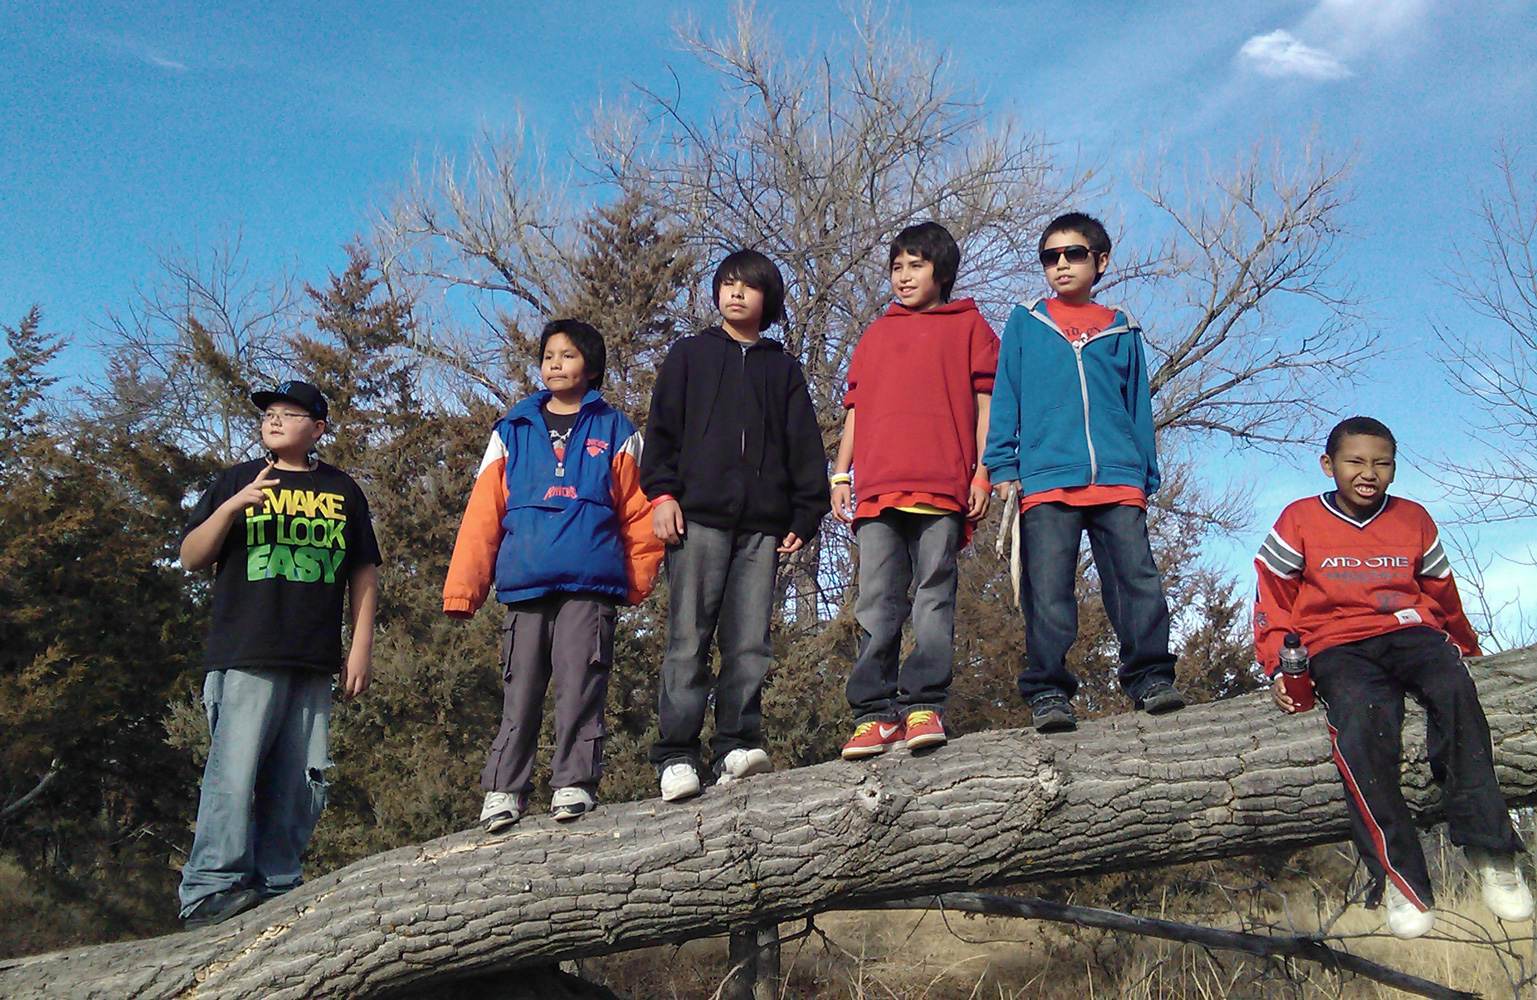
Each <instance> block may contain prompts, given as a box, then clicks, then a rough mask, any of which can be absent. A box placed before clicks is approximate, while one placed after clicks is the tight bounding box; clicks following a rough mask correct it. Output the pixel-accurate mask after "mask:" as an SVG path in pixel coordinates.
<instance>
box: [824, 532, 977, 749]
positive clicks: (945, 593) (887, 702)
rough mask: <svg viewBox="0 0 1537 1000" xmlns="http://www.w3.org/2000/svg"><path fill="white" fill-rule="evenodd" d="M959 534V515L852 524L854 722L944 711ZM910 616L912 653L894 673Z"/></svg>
mask: <svg viewBox="0 0 1537 1000" xmlns="http://www.w3.org/2000/svg"><path fill="white" fill-rule="evenodd" d="M963 527H964V522H963V521H962V520H961V515H960V514H943V515H939V514H910V513H907V512H906V511H900V510H884V511H882V512H881V514H880V516H879V517H872V518H869V519H866V520H863V521H860V522H859V523H858V524H857V525H855V527H854V538H855V540H856V541H857V542H858V543H859V599H858V600H857V601H856V602H855V603H854V618H855V620H856V621H858V622H859V627H860V630H861V632H862V635H861V636H860V641H859V657H858V659H856V660H855V661H854V668H853V669H852V670H850V671H849V683H848V699H849V707H850V708H852V709H853V710H854V719H855V722H869V721H873V720H878V721H881V722H895V721H896V720H897V719H899V718H906V717H907V713H909V712H912V711H916V710H919V709H934V710H936V711H937V710H941V709H943V708H944V707H945V699H946V697H947V696H948V694H949V690H950V678H951V676H952V675H953V673H954V668H955V585H956V579H957V574H956V568H955V556H956V553H957V552H958V551H959V550H960V547H961V531H962V528H963ZM915 584H916V586H915ZM909 587H911V588H913V594H912V596H911V597H909V596H908V588H909ZM909 615H911V616H912V619H913V651H912V652H911V653H909V654H908V656H907V659H906V660H904V661H902V663H901V665H900V667H899V666H898V663H897V659H898V656H899V655H900V653H901V650H902V623H903V622H905V621H907V618H908V616H909Z"/></svg>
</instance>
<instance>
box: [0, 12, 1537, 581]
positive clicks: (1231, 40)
mask: <svg viewBox="0 0 1537 1000" xmlns="http://www.w3.org/2000/svg"><path fill="white" fill-rule="evenodd" d="M220 7H221V5H206V4H176V3H161V2H142V3H134V4H128V3H117V4H106V3H67V4H66V3H39V4H28V5H20V4H13V5H6V6H5V7H4V8H3V9H0V131H3V134H4V135H5V136H6V143H5V151H4V153H3V154H0V322H5V323H8V324H9V323H14V322H15V321H16V320H17V319H18V318H19V317H20V315H21V314H22V312H23V311H24V310H25V309H26V308H27V307H28V306H29V305H31V304H32V303H38V304H40V305H41V306H42V307H43V309H44V312H45V318H46V326H47V328H49V329H50V330H53V331H55V332H61V333H68V334H70V335H72V336H73V337H74V339H75V342H76V347H75V348H74V349H73V350H72V351H71V353H70V355H69V366H70V367H71V368H73V369H82V370H88V369H90V368H91V367H92V366H93V365H94V364H95V363H96V357H95V354H94V352H93V351H92V350H91V349H90V344H91V342H92V337H93V329H94V328H95V326H96V325H98V324H100V323H101V322H102V321H103V320H104V318H105V317H106V315H107V313H108V312H109V311H116V312H119V313H121V312H123V311H125V309H126V308H127V307H128V306H129V305H130V304H131V302H132V300H133V296H134V290H135V288H136V287H139V286H146V285H148V284H150V283H152V282H153V281H154V280H155V277H156V264H155V259H156V255H157V254H159V253H165V252H174V251H175V250H176V249H177V248H181V249H183V250H186V251H194V250H196V249H197V248H198V247H203V246H207V245H209V244H211V243H213V242H216V241H219V240H220V239H223V238H225V237H226V236H227V235H228V234H232V233H237V232H238V233H239V234H240V235H241V239H242V247H243V250H244V251H245V254H246V256H247V257H248V259H249V261H250V263H251V265H252V268H253V270H254V271H256V272H257V273H266V274H276V273H277V272H278V271H280V270H283V269H289V270H292V271H293V272H295V273H297V274H298V275H299V276H300V277H301V278H304V279H306V280H310V281H321V280H323V279H324V277H325V275H326V273H327V272H328V271H329V270H330V269H333V268H337V267H340V266H341V265H342V264H343V263H344V261H345V256H344V253H343V251H342V249H341V247H342V245H343V244H344V243H345V242H346V241H347V240H348V239H350V238H351V237H352V236H354V235H355V234H358V233H360V232H363V231H365V230H367V229H368V228H369V226H370V224H371V213H372V212H373V211H375V210H376V209H377V208H378V207H379V206H380V205H381V204H382V203H383V202H384V201H385V200H386V199H387V198H388V196H389V194H390V192H391V191H392V190H393V189H394V188H396V187H397V186H399V185H401V184H403V183H404V182H405V181H406V179H407V178H408V176H409V172H410V170H411V167H412V164H413V162H415V161H417V160H426V159H429V158H430V157H431V156H432V155H433V153H434V152H435V151H437V150H446V151H454V150H457V149H462V148H463V147H464V146H465V145H466V144H467V143H468V142H469V141H471V140H472V139H473V137H474V136H475V135H477V134H478V133H479V132H481V131H482V130H488V129H489V130H492V131H495V130H498V129H501V128H504V127H507V126H509V125H511V124H512V123H513V122H515V121H516V120H517V118H518V116H519V114H521V115H522V116H523V118H524V120H525V121H526V122H527V124H528V125H529V126H530V127H531V128H532V129H533V131H535V132H536V133H537V134H539V135H540V136H542V137H543V138H544V139H545V140H546V141H548V142H549V144H550V145H551V146H552V148H555V149H560V148H562V147H563V146H564V145H565V144H566V143H567V141H568V139H570V138H571V137H572V136H573V134H574V129H575V128H577V127H579V123H580V122H581V120H582V118H583V116H584V115H585V113H586V112H587V109H589V108H590V107H591V106H592V105H593V103H594V101H595V100H596V99H597V98H598V97H599V96H607V97H610V98H612V97H614V96H616V95H619V94H621V93H623V92H624V91H625V89H626V87H627V85H628V84H629V83H630V82H631V81H639V82H643V83H651V84H665V83H667V82H668V81H669V80H670V77H669V76H668V75H667V74H668V69H669V67H672V68H674V69H676V70H677V71H679V73H680V83H681V85H682V86H683V87H684V88H685V91H689V92H697V95H698V97H699V98H701V99H703V100H709V99H713V96H714V95H713V94H711V93H710V92H709V91H708V90H707V89H705V86H706V85H705V84H703V83H702V82H701V80H700V78H699V77H698V75H697V74H696V73H695V72H694V70H693V68H692V66H691V65H690V63H689V60H688V58H687V57H686V56H685V55H684V54H682V53H681V52H679V51H678V50H677V49H676V47H675V46H674V45H673V44H672V40H671V38H672V34H671V32H672V26H673V25H674V24H675V23H676V21H677V19H678V18H679V17H680V16H682V15H684V14H687V13H693V14H694V15H695V16H697V17H700V18H702V19H708V18H712V17H719V16H720V15H719V13H718V11H719V10H720V9H722V8H721V7H720V5H717V4H705V3H679V4H650V3H645V2H629V3H622V4H621V3H609V2H601V3H600V2H581V0H572V2H568V3H566V4H561V5H551V6H550V7H548V8H545V7H543V6H542V5H532V4H522V3H459V4H452V5H447V4H445V5H435V4H407V3H397V2H383V3H372V4H366V5H365V4H349V3H338V4H327V5H320V4H298V3H269V4H263V5H241V6H239V7H234V8H229V9H220ZM828 8H829V5H828V4H826V3H821V2H817V3H802V2H780V3H773V2H762V3H760V4H759V10H760V11H761V12H762V13H764V14H767V15H768V16H769V17H771V18H772V19H773V20H774V23H775V24H776V25H780V26H782V27H783V29H784V30H785V31H786V32H787V33H788V34H789V35H790V36H791V37H790V39H789V41H790V42H792V43H793V44H795V45H798V46H815V45H818V44H821V43H824V42H826V41H827V40H828V39H831V38H834V37H835V36H836V35H837V34H838V33H840V32H842V31H845V30H846V28H845V27H844V24H845V22H844V21H843V20H842V19H841V17H840V16H839V15H838V14H837V12H836V11H835V10H833V11H829V9H828ZM892 9H893V12H894V14H895V16H896V18H897V19H898V20H899V21H901V22H903V23H905V24H906V25H908V26H909V28H910V29H912V30H913V31H914V32H916V33H917V34H919V35H921V36H923V37H924V38H925V39H926V40H927V41H928V42H929V43H930V44H932V45H933V46H935V47H936V48H940V49H944V50H946V51H948V52H949V54H950V57H951V59H952V61H953V67H954V71H955V74H956V76H957V77H958V78H959V79H962V80H970V81H971V82H973V83H975V84H976V85H977V86H978V87H979V88H980V90H981V91H982V92H983V93H984V94H985V95H986V100H987V102H988V104H989V106H990V107H992V108H994V109H996V110H997V111H999V112H1000V113H1003V112H1006V113H1012V114H1014V115H1016V116H1018V117H1019V118H1020V119H1021V120H1022V121H1023V122H1024V123H1025V124H1026V125H1027V126H1029V127H1031V128H1034V129H1036V130H1038V131H1039V132H1040V133H1042V134H1043V135H1044V136H1045V137H1046V138H1047V139H1049V140H1051V141H1053V142H1056V143H1058V144H1059V149H1060V152H1061V155H1062V157H1063V159H1064V160H1065V161H1075V160H1076V161H1080V162H1090V163H1096V164H1098V165H1099V174H1098V176H1099V177H1100V178H1101V179H1103V180H1104V181H1105V183H1106V185H1107V190H1106V193H1105V194H1104V195H1103V196H1102V197H1101V199H1100V201H1099V202H1098V203H1097V204H1092V205H1090V206H1089V207H1090V208H1091V210H1095V211H1099V212H1102V213H1103V214H1106V215H1107V216H1111V217H1116V216H1118V215H1122V214H1128V213H1129V214H1131V215H1134V214H1135V211H1134V209H1130V208H1128V207H1127V206H1128V205H1130V204H1131V202H1130V199H1129V197H1128V196H1127V195H1126V191H1127V190H1128V187H1129V184H1128V181H1127V178H1128V177H1129V176H1130V173H1131V170H1132V168H1133V166H1134V165H1135V163H1136V162H1137V161H1138V160H1139V159H1141V158H1143V157H1145V156H1149V155H1152V154H1153V153H1154V152H1155V151H1156V150H1158V149H1159V148H1162V149H1164V150H1166V151H1167V156H1168V158H1169V160H1170V167H1171V168H1172V169H1173V170H1175V171H1176V172H1178V171H1187V172H1188V176H1190V177H1191V179H1192V180H1198V179H1199V176H1200V174H1199V171H1200V170H1201V168H1202V166H1203V164H1204V163H1206V162H1215V163H1219V164H1220V163H1227V162H1231V161H1232V160H1233V159H1234V158H1235V157H1236V156H1237V155H1238V154H1239V153H1241V152H1242V151H1244V150H1247V149H1249V148H1250V147H1251V146H1253V144H1254V143H1256V142H1268V141H1272V140H1274V139H1279V140H1280V141H1281V142H1283V143H1284V144H1285V145H1286V146H1287V147H1288V148H1289V149H1291V150H1297V149H1300V147H1301V145H1302V143H1303V142H1304V141H1305V140H1306V139H1307V138H1308V137H1309V136H1310V135H1312V136H1314V141H1315V142H1316V143H1319V144H1321V145H1323V146H1327V147H1329V148H1332V149H1334V150H1336V151H1339V152H1341V153H1346V152H1354V153H1355V155H1356V156H1357V157H1358V162H1359V167H1358V170H1357V172H1356V174H1355V180H1354V186H1355V191H1356V199H1355V201H1354V202H1353V203H1352V205H1351V206H1350V208H1349V210H1348V212H1347V215H1346V219H1347V221H1348V223H1349V225H1350V226H1351V228H1352V230H1353V231H1354V233H1355V235H1356V238H1355V239H1354V240H1353V241H1352V242H1350V243H1349V244H1348V245H1347V250H1346V253H1345V255H1344V257H1343V258H1342V260H1341V263H1340V269H1341V270H1340V275H1341V277H1343V278H1345V279H1347V280H1352V281H1354V282H1355V283H1356V284H1357V285H1358V286H1359V287H1360V288H1361V289H1362V291H1363V292H1364V293H1365V294H1366V298H1367V300H1368V302H1367V305H1368V314H1369V318H1370V321H1371V322H1372V323H1373V324H1374V325H1375V326H1376V328H1378V329H1379V330H1381V331H1382V333H1383V334H1384V335H1385V336H1386V337H1387V338H1388V339H1389V340H1391V341H1392V342H1393V344H1394V345H1395V346H1397V347H1398V348H1400V350H1399V351H1398V352H1397V353H1395V354H1393V355H1391V356H1389V357H1387V358H1384V359H1382V360H1381V361H1380V362H1378V363H1377V364H1376V365H1374V368H1373V370H1372V373H1371V377H1370V378H1369V379H1368V380H1367V381H1366V383H1365V384H1362V385H1358V386H1354V387H1342V391H1343V392H1345V393H1347V394H1348V396H1349V402H1348V404H1347V405H1350V406H1354V407H1355V408H1357V409H1360V410H1363V411H1369V412H1371V413H1373V414H1375V415H1377V416H1380V417H1382V418H1383V419H1385V420H1387V421H1388V422H1389V423H1390V424H1391V425H1392V426H1394V427H1395V429H1396V430H1397V431H1398V432H1399V434H1400V437H1401V439H1402V440H1404V441H1405V442H1406V443H1407V444H1408V445H1409V448H1408V450H1407V453H1406V459H1407V461H1406V463H1405V465H1406V468H1405V469H1404V470H1403V471H1402V472H1401V474H1400V482H1399V487H1398V491H1399V492H1403V493H1406V494H1408V495H1411V496H1418V497H1421V498H1424V499H1427V500H1433V497H1434V494H1435V488H1434V486H1433V484H1431V483H1430V482H1429V481H1428V480H1427V479H1426V478H1425V477H1424V476H1423V475H1421V474H1420V473H1419V472H1418V471H1417V470H1416V469H1415V468H1414V465H1415V463H1416V462H1417V461H1419V460H1422V459H1423V458H1424V457H1426V456H1439V455H1455V454H1456V453H1457V452H1458V449H1459V448H1461V447H1464V446H1465V438H1463V437H1462V436H1460V435H1459V433H1458V432H1459V429H1460V428H1461V427H1462V426H1463V425H1465V422H1466V413H1465V406H1464V404H1462V402H1461V401H1459V400H1457V399H1455V398H1449V397H1446V396H1445V394H1444V393H1443V392H1442V391H1441V378H1440V376H1439V374H1438V372H1437V370H1436V368H1435V367H1434V366H1433V365H1431V364H1428V363H1427V362H1426V361H1425V354H1426V352H1427V351H1429V350H1430V349H1431V348H1432V346H1433V345H1432V341H1431V339H1430V330H1429V318H1430V317H1432V316H1443V317H1450V318H1451V324H1452V325H1453V326H1455V327H1457V328H1459V329H1466V332H1467V336H1469V337H1478V336H1482V335H1484V332H1485V331H1484V330H1483V328H1482V327H1481V326H1480V324H1478V323H1475V322H1472V321H1471V319H1470V318H1467V317H1459V316H1458V315H1457V311H1458V310H1457V303H1456V294H1455V291H1453V290H1448V289H1446V288H1443V287H1440V286H1438V285H1437V283H1436V281H1437V278H1438V277H1439V276H1440V275H1441V274H1442V273H1443V271H1444V269H1445V266H1446V251H1447V249H1448V248H1449V247H1450V246H1451V245H1452V244H1453V243H1455V242H1456V241H1457V240H1458V239H1459V238H1465V237H1466V236H1468V235H1470V234H1471V228H1470V227H1471V225H1472V221H1473V220H1472V214H1471V212H1472V209H1473V207H1474V205H1475V203H1476V195H1477V191H1478V189H1479V188H1481V187H1486V186H1489V185H1492V184H1493V183H1494V181H1495V179H1496V178H1495V173H1494V167H1493V160H1494V155H1495V150H1496V147H1497V145H1498V143H1499V141H1500V139H1501V137H1502V136H1504V137H1508V138H1509V139H1511V140H1513V141H1515V142H1517V143H1519V142H1522V141H1526V140H1527V138H1528V136H1530V135H1531V134H1532V132H1533V128H1532V126H1533V125H1534V123H1537V64H1534V62H1533V60H1532V59H1531V52H1532V43H1531V40H1532V39H1533V38H1537V5H1534V4H1531V3H1529V2H1526V0H1493V2H1486V3H1482V4H1460V3H1452V2H1451V0H1254V2H1249V3H1243V4H1235V3H1231V2H1208V0H1194V2H1189V3H1183V4H1177V5H1165V4H1146V3H1132V2H1124V3H1121V2H1101V3H1090V2H1079V3H1076V4H1061V3H1050V4H1047V3H1033V2H993V3H985V2H972V0H930V2H928V3H925V4H922V5H916V4H915V5H912V6H901V5H899V6H894V7H893V8H892ZM1528 152H1529V155H1530V154H1532V153H1537V150H1529V151H1528ZM995 319H996V320H998V321H1001V320H1002V317H995ZM1427 400H1433V401H1434V405H1426V403H1427ZM1223 462H1224V463H1226V465H1227V467H1228V468H1230V469H1231V470H1234V471H1236V472H1237V474H1239V475H1248V476H1253V477H1255V478H1256V479H1257V480H1258V481H1259V482H1261V483H1262V486H1261V488H1260V491H1259V494H1258V504H1257V508H1258V509H1257V513H1256V526H1255V529H1254V534H1255V538H1257V536H1258V534H1262V533H1263V530H1264V528H1265V527H1266V525H1267V524H1268V521H1269V519H1270V518H1271V517H1273V514H1274V512H1275V511H1276V510H1278V509H1279V507H1280V505H1281V504H1282V503H1284V502H1285V500H1287V499H1290V498H1292V497H1294V496H1296V495H1299V494H1301V493H1303V492H1306V491H1308V490H1311V489H1314V488H1322V487H1323V486H1325V485H1327V484H1326V482H1325V481H1324V480H1323V479H1322V478H1321V476H1320V475H1318V474H1316V473H1314V474H1311V475H1309V474H1308V473H1307V472H1305V471H1304V470H1306V469H1308V468H1313V469H1316V465H1314V464H1313V453H1312V450H1311V449H1299V450H1298V451H1297V452H1296V453H1295V454H1288V455H1287V456H1284V457H1283V461H1282V462H1281V463H1280V465H1279V466H1277V463H1275V462H1274V461H1272V460H1270V459H1264V460H1250V459H1247V458H1245V457H1243V456H1236V457H1234V456H1224V458H1223ZM1431 508H1432V511H1433V512H1436V513H1438V514H1442V515H1443V516H1445V514H1446V513H1449V512H1444V511H1443V510H1442V509H1440V508H1438V507H1437V506H1436V504H1435V503H1434V502H1432V503H1431ZM1262 522H1263V523H1262ZM1254 540H1255V539H1254V538H1243V539H1240V540H1237V541H1235V542H1234V543H1232V545H1231V546H1230V550H1231V551H1228V552H1227V553H1226V554H1225V555H1224V557H1223V558H1225V559H1227V560H1229V561H1231V562H1232V563H1233V565H1234V566H1235V568H1237V569H1242V568H1243V566H1244V565H1245V564H1246V558H1247V557H1246V555H1245V553H1246V552H1248V551H1252V546H1253V542H1254ZM1531 544H1532V532H1531V527H1530V524H1528V525H1526V526H1516V527H1513V528H1506V529H1501V530H1500V531H1485V532H1484V534H1483V536H1482V538H1481V539H1480V542H1479V550H1480V551H1481V552H1487V553H1495V552H1509V551H1512V550H1519V549H1520V548H1522V547H1523V546H1530V545H1531ZM1244 572H1246V570H1244ZM1496 573H1497V575H1498V576H1499V577H1500V579H1501V580H1503V581H1504V582H1502V583H1500V587H1501V588H1503V590H1504V591H1505V592H1509V591H1511V590H1512V588H1514V587H1516V586H1518V585H1519V586H1521V587H1522V588H1523V589H1524V590H1525V592H1526V593H1527V595H1528V598H1527V599H1528V601H1529V602H1537V573H1534V572H1532V571H1530V570H1527V569H1522V568H1520V567H1518V566H1515V565H1513V564H1509V565H1507V564H1500V565H1499V566H1497V567H1496Z"/></svg>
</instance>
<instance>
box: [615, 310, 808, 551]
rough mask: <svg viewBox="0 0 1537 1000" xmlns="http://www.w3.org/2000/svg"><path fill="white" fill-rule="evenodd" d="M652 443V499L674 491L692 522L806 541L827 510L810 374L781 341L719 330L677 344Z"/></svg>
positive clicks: (655, 403)
mask: <svg viewBox="0 0 1537 1000" xmlns="http://www.w3.org/2000/svg"><path fill="white" fill-rule="evenodd" d="M744 348H745V350H744ZM645 442H646V443H645V447H644V448H643V449H642V451H641V460H640V485H641V488H642V489H644V490H645V491H646V496H647V497H649V498H650V499H651V500H653V501H655V500H656V498H657V497H660V496H663V495H669V494H670V495H671V496H672V497H673V498H674V499H676V500H677V501H678V504H679V506H681V507H682V508H683V516H684V518H685V519H686V520H688V521H698V522H699V523H700V524H703V525H707V526H709V527H711V528H720V529H724V530H735V529H741V530H746V531H761V532H764V533H766V534H772V535H776V536H779V537H783V536H784V534H785V533H786V532H788V531H793V532H795V534H796V535H797V536H798V537H800V538H801V540H802V541H808V542H809V541H810V540H811V538H812V536H814V535H815V534H816V532H817V526H818V525H819V524H820V523H821V521H822V516H823V515H824V514H826V513H827V511H828V507H829V504H828V488H827V455H826V452H825V451H824V450H823V448H822V432H821V429H820V428H819V427H818V426H817V417H816V411H815V410H814V409H813V408H812V406H811V394H810V393H809V392H807V390H806V375H805V373H804V372H803V371H801V366H800V362H798V361H796V360H795V359H794V358H792V357H790V355H788V354H786V353H785V351H784V345H782V344H780V343H779V341H777V340H770V339H768V338H766V337H765V338H762V339H760V340H758V341H757V342H755V343H753V344H743V343H741V342H739V341H736V340H733V339H731V335H730V334H728V333H726V331H724V330H722V329H721V328H719V327H714V326H712V327H710V328H709V329H707V330H703V331H701V332H699V333H696V334H694V335H693V336H690V337H684V338H683V339H682V340H680V341H678V342H677V343H676V344H674V345H673V346H672V349H671V350H669V351H668V352H667V360H665V361H663V362H662V368H661V370H660V371H659V372H657V376H656V388H655V389H653V390H652V393H651V414H650V417H649V419H647V421H646V438H645Z"/></svg>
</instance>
